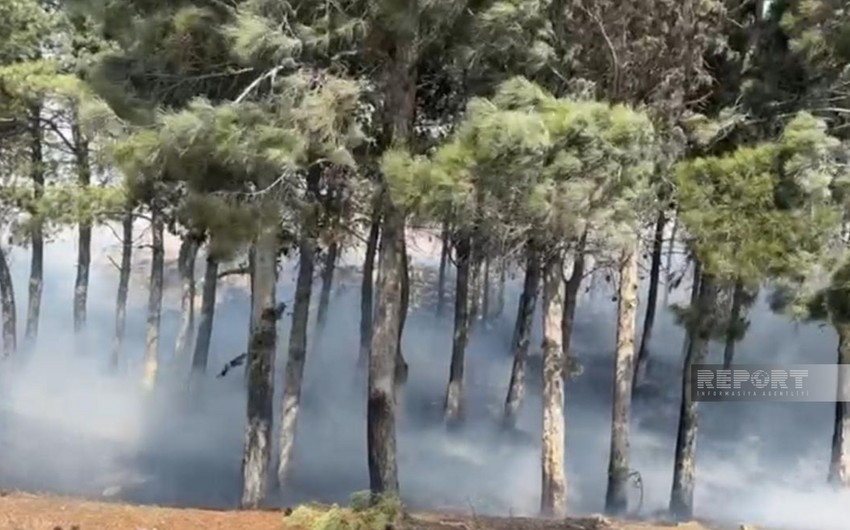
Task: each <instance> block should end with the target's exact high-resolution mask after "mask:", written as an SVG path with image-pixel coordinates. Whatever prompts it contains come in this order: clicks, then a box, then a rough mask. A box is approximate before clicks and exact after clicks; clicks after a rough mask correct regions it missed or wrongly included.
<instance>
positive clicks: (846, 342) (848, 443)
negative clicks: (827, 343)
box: [827, 323, 850, 488]
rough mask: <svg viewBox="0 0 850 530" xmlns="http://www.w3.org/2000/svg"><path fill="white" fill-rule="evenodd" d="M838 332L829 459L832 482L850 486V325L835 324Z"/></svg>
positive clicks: (830, 481) (843, 486)
mask: <svg viewBox="0 0 850 530" xmlns="http://www.w3.org/2000/svg"><path fill="white" fill-rule="evenodd" d="M834 326H835V330H836V331H837V332H838V364H839V365H840V366H839V370H838V386H837V396H836V401H835V424H834V427H833V432H832V454H831V455H830V460H829V475H828V477H827V479H828V481H829V483H830V484H832V485H833V486H836V487H839V488H847V487H850V413H848V412H850V403H848V402H847V401H843V400H844V399H846V396H848V395H850V378H847V377H846V375H847V372H846V367H845V366H844V365H848V364H850V325H848V324H846V323H842V324H834Z"/></svg>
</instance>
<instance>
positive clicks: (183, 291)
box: [174, 234, 206, 359]
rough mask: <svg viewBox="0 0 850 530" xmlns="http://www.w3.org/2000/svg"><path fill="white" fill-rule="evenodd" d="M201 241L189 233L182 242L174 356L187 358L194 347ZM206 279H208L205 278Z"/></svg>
mask: <svg viewBox="0 0 850 530" xmlns="http://www.w3.org/2000/svg"><path fill="white" fill-rule="evenodd" d="M199 246H200V242H199V241H198V237H197V235H195V234H187V235H186V236H185V237H184V238H183V241H182V242H181V243H180V257H179V258H178V259H177V267H178V268H179V269H180V284H181V285H180V328H179V329H178V331H177V341H176V343H175V345H174V357H176V358H177V359H186V358H187V357H188V356H189V350H191V349H192V336H193V335H194V329H195V261H196V260H197V257H198V247H199ZM205 281H206V280H205Z"/></svg>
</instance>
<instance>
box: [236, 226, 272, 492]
mask: <svg viewBox="0 0 850 530" xmlns="http://www.w3.org/2000/svg"><path fill="white" fill-rule="evenodd" d="M277 251H278V238H277V233H276V232H275V231H274V230H266V232H265V233H263V234H262V235H260V237H259V238H258V239H257V243H256V246H255V255H254V258H255V259H254V270H255V273H254V277H255V286H256V292H255V296H256V302H255V303H256V306H258V307H260V308H262V310H261V311H259V314H258V318H257V319H256V321H255V322H254V325H253V327H252V328H251V340H250V345H249V347H248V359H249V360H250V364H249V365H248V366H247V372H248V407H247V408H248V422H247V426H246V428H245V447H244V451H243V455H242V503H241V504H242V507H243V508H257V507H258V506H259V504H260V502H262V500H263V499H264V498H265V496H266V490H267V485H268V471H269V460H270V457H271V448H272V409H273V406H272V405H273V404H272V400H273V399H274V360H275V359H274V358H275V346H276V343H277V320H278V319H279V318H280V311H279V308H278V307H277V302H276V290H277Z"/></svg>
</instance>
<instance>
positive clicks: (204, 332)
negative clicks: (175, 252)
mask: <svg viewBox="0 0 850 530" xmlns="http://www.w3.org/2000/svg"><path fill="white" fill-rule="evenodd" d="M206 261H207V264H206V269H205V271H204V286H203V292H202V293H201V321H200V324H199V325H198V338H197V340H196V341H195V351H194V353H193V355H192V372H193V373H194V374H203V373H205V372H206V371H207V361H208V360H209V357H210V342H211V338H212V330H213V323H214V321H215V299H216V291H217V290H218V266H219V261H218V259H216V257H215V256H211V255H209V249H207V260H206ZM252 312H253V308H252ZM251 328H252V329H253V326H251ZM249 336H250V333H249Z"/></svg>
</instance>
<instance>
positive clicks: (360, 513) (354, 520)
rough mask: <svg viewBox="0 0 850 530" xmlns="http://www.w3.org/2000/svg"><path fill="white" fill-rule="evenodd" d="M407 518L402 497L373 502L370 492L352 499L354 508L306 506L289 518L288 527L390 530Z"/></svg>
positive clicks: (374, 499) (378, 498)
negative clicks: (403, 517) (404, 515)
mask: <svg viewBox="0 0 850 530" xmlns="http://www.w3.org/2000/svg"><path fill="white" fill-rule="evenodd" d="M402 515H403V506H402V504H401V501H400V500H399V499H398V497H394V496H380V497H377V498H373V497H372V495H371V494H370V493H369V492H357V493H355V494H354V495H352V497H351V507H350V508H342V507H340V506H339V505H336V504H334V505H332V506H329V507H327V506H320V505H315V504H313V505H310V504H305V505H302V506H299V507H298V508H296V509H295V510H293V512H292V514H291V515H289V517H287V526H291V527H297V528H299V529H303V530H386V528H387V527H390V526H392V525H394V524H395V523H397V522H398V521H399V520H400V519H401V517H402Z"/></svg>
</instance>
